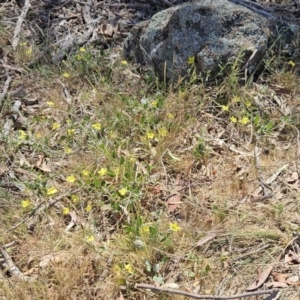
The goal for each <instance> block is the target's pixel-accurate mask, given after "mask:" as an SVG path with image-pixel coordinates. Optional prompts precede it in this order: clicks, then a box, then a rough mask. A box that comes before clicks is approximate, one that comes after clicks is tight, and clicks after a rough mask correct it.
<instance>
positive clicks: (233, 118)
mask: <svg viewBox="0 0 300 300" xmlns="http://www.w3.org/2000/svg"><path fill="white" fill-rule="evenodd" d="M229 120H230V121H231V122H232V123H236V122H237V118H236V117H235V116H231V117H230V118H229Z"/></svg>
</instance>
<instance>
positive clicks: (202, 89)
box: [0, 45, 300, 299]
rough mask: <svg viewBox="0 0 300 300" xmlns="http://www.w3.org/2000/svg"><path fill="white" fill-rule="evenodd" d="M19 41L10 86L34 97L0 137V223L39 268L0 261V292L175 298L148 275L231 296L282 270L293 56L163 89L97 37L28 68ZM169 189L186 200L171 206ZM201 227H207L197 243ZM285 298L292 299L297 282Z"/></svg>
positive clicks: (290, 219)
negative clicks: (261, 69)
mask: <svg viewBox="0 0 300 300" xmlns="http://www.w3.org/2000/svg"><path fill="white" fill-rule="evenodd" d="M22 47H23V48H24V47H25V48H26V47H27V48H26V49H27V50H28V49H29V47H30V46H29V45H24V46H22ZM23 48H22V49H19V50H18V51H17V52H16V53H15V62H16V63H18V64H19V66H22V67H24V68H25V69H26V71H25V72H24V74H22V76H21V75H18V76H16V77H15V78H14V81H13V84H14V85H15V86H18V84H20V83H21V82H22V83H23V84H24V86H26V89H27V92H29V94H30V96H29V97H28V98H36V99H37V102H36V103H35V104H34V105H26V104H24V106H23V111H22V114H23V115H24V117H25V120H24V121H23V123H22V124H21V125H22V126H21V127H20V128H17V129H16V130H13V131H12V132H11V133H10V135H9V136H8V137H4V136H1V150H2V151H1V154H0V155H1V158H0V161H1V170H4V171H1V182H2V183H1V189H0V193H1V200H2V203H3V204H2V206H1V208H0V209H1V226H0V228H1V229H0V230H1V244H6V243H10V242H12V241H15V244H14V245H13V246H12V247H10V248H8V249H7V251H8V253H9V255H10V256H11V257H12V258H13V261H14V263H15V264H16V266H18V268H20V270H21V271H22V272H23V273H24V274H25V275H28V276H31V277H32V278H35V280H33V281H30V282H28V281H22V280H16V279H15V278H14V277H13V276H9V275H10V274H8V273H7V270H4V271H3V276H2V281H1V283H0V285H1V290H0V296H1V297H2V299H123V298H122V297H124V298H125V299H150V298H151V299H183V297H180V296H174V295H173V296H172V295H167V294H165V295H162V294H153V293H152V292H150V291H146V290H138V289H135V288H134V285H135V284H136V283H151V284H153V283H154V282H156V283H157V284H164V283H176V284H178V286H179V288H180V289H182V290H185V291H190V292H193V291H197V292H200V293H201V294H218V295H229V294H235V293H241V292H243V291H245V289H246V288H247V286H249V285H250V284H251V283H252V282H253V280H254V279H255V278H256V274H257V272H258V270H260V269H264V267H265V266H266V265H267V264H274V269H276V270H278V271H279V270H281V269H280V268H281V265H282V263H281V262H280V259H279V256H280V254H281V253H282V251H284V249H285V247H286V245H287V244H288V243H289V242H290V241H291V240H292V238H293V236H294V234H295V233H297V232H298V231H299V217H300V215H299V204H298V203H299V201H298V200H299V191H298V190H297V189H296V188H295V186H292V184H289V182H288V181H287V180H286V178H287V177H288V176H291V174H292V172H297V171H298V151H297V147H298V143H297V134H298V129H297V128H298V127H299V119H298V114H297V112H298V106H299V105H298V103H299V86H300V84H299V83H300V80H299V77H298V76H297V71H296V69H295V68H292V67H291V66H290V65H289V64H288V62H285V61H283V62H281V68H280V69H276V67H275V66H273V67H272V68H273V69H272V70H271V71H269V75H268V77H266V76H264V75H262V76H261V80H258V81H257V82H256V83H249V84H247V85H242V84H239V83H238V78H237V75H236V72H235V70H233V71H232V73H229V74H228V77H227V78H226V79H225V80H224V81H223V82H220V83H219V84H218V85H217V86H207V85H204V84H201V83H198V84H195V85H188V87H186V86H184V85H183V86H181V87H180V88H177V89H172V88H168V89H163V88H161V87H160V86H159V85H156V84H155V83H152V84H149V82H148V83H147V78H143V76H139V75H137V74H136V73H135V70H134V68H132V67H131V66H130V65H129V64H126V63H124V62H121V61H118V60H116V61H114V62H111V61H110V60H109V59H107V57H106V56H101V55H100V54H99V53H98V52H97V51H96V50H94V49H89V48H82V49H81V50H80V49H78V52H77V54H76V53H75V54H74V55H72V56H70V57H69V58H68V59H67V60H66V61H65V62H64V64H62V66H61V67H59V68H53V67H52V66H50V65H39V66H35V67H34V68H27V67H26V66H27V65H28V63H29V62H31V60H33V57H32V56H31V54H28V53H27V52H26V51H27V50H26V49H25V48H24V49H23ZM83 49H84V50H83ZM34 51H38V49H34ZM26 53H27V54H26ZM78 55H80V56H78ZM282 65H283V67H282ZM263 78H266V80H265V79H263ZM63 87H65V88H66V89H67V91H68V92H69V93H70V103H68V102H67V101H66V100H67V99H66V96H65V94H64V90H63ZM274 96H276V97H277V98H274ZM12 103H13V99H7V100H6V102H5V105H4V108H3V111H2V114H3V115H4V114H5V112H6V111H8V110H10V107H11V105H12ZM289 109H290V110H289ZM282 113H283V114H285V116H283V115H282ZM5 120H6V119H5V118H2V120H1V123H2V124H1V125H2V126H3V124H4V122H5ZM20 130H21V131H20ZM255 146H257V147H258V149H259V160H260V165H258V164H257V162H256V161H255V155H254V153H255V150H254V149H255ZM38 162H39V163H40V164H39V163H38ZM41 163H42V164H41ZM43 164H44V165H43ZM285 164H289V166H288V167H287V168H286V169H285V170H283V171H282V172H281V173H280V174H279V175H278V176H277V177H276V179H275V180H274V181H273V182H272V183H270V184H269V186H268V187H269V188H270V189H272V193H273V197H272V198H271V199H268V200H265V201H257V202H256V201H253V197H252V196H251V195H252V194H253V193H254V191H255V190H256V189H257V188H258V187H259V186H261V182H260V180H259V177H261V178H262V180H264V181H266V180H267V178H268V177H270V176H271V175H272V174H274V173H275V172H276V171H277V170H278V169H279V168H281V167H282V166H283V165H285ZM51 188H52V189H53V188H55V189H56V190H57V192H56V193H53V194H51V190H50V189H51ZM178 189H180V191H178ZM74 190H76V192H74ZM52 191H53V190H52ZM268 192H269V191H268V189H266V190H265V193H268ZM174 193H175V194H176V193H179V194H180V198H179V200H180V201H182V203H181V204H180V205H178V208H177V209H176V210H175V211H173V212H171V213H168V208H169V205H168V203H167V202H168V199H170V197H172V195H174ZM255 196H257V195H254V197H255ZM57 197H60V198H59V200H58V201H57V202H55V203H54V204H53V205H51V206H49V207H46V208H45V206H42V207H44V208H43V209H37V208H40V207H41V204H42V203H43V204H47V203H49V202H50V201H52V200H55V199H56V198H57ZM177 199H178V198H177ZM25 200H27V202H26V203H27V204H28V207H26V203H25V202H24V201H25ZM22 201H23V202H22ZM70 212H71V214H70ZM72 215H73V216H74V215H76V218H77V220H76V225H75V226H73V227H72V228H71V229H70V230H68V231H66V227H67V226H68V224H69V223H70V221H71V216H72ZM27 217H28V218H27ZM20 221H24V222H23V223H22V224H20V226H18V227H16V228H14V229H13V230H10V228H12V227H14V226H15V225H16V224H17V223H18V222H20ZM210 232H216V233H217V235H216V237H215V238H214V239H212V240H211V241H209V242H207V243H205V244H204V245H203V246H200V247H196V246H195V245H196V243H197V242H198V241H199V240H201V239H202V238H203V237H205V236H206V235H207V234H208V233H210ZM51 254H52V255H54V254H55V255H56V260H54V261H53V260H52V261H51V262H49V261H48V262H47V261H46V259H47V257H48V255H51ZM45 261H46V262H45ZM43 263H44V264H43ZM120 295H122V296H120ZM281 297H282V299H297V297H298V296H297V292H296V288H290V289H287V290H285V291H284V293H282V295H281ZM257 299H258V298H257ZM261 299H262V298H261Z"/></svg>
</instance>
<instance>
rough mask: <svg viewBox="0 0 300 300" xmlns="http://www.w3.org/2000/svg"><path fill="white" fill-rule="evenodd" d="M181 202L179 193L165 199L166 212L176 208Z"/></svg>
mask: <svg viewBox="0 0 300 300" xmlns="http://www.w3.org/2000/svg"><path fill="white" fill-rule="evenodd" d="M181 203H182V201H181V195H180V194H179V193H178V194H176V195H173V196H171V197H170V198H169V199H168V200H167V204H168V214H169V213H171V212H173V211H175V210H176V209H177V208H179V207H180V204H181Z"/></svg>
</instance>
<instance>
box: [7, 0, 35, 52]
mask: <svg viewBox="0 0 300 300" xmlns="http://www.w3.org/2000/svg"><path fill="white" fill-rule="evenodd" d="M30 7H31V4H30V0H26V1H25V5H24V7H23V10H22V12H21V14H20V16H19V18H18V21H17V25H16V28H15V31H14V36H13V40H12V46H13V48H14V50H15V49H16V48H17V46H18V43H19V39H20V31H21V27H22V24H23V22H24V20H25V18H26V15H27V12H28V10H29V8H30Z"/></svg>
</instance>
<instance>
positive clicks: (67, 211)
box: [62, 207, 70, 215]
mask: <svg viewBox="0 0 300 300" xmlns="http://www.w3.org/2000/svg"><path fill="white" fill-rule="evenodd" d="M62 211H63V214H64V215H67V214H69V212H70V209H69V207H64V208H63V210H62Z"/></svg>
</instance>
